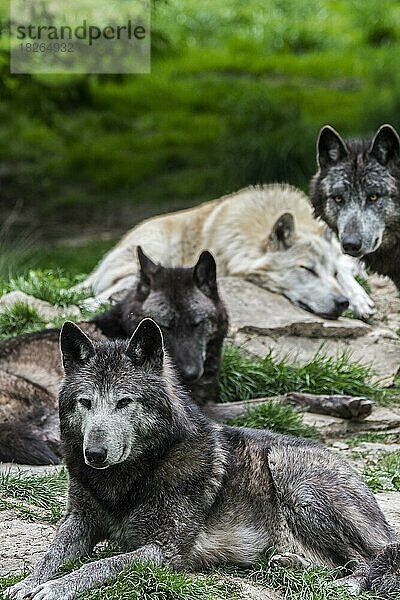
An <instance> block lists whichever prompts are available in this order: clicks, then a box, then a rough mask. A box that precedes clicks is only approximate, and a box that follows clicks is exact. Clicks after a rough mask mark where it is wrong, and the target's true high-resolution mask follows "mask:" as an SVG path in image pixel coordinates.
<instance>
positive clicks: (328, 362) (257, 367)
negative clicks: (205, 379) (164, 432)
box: [220, 345, 388, 402]
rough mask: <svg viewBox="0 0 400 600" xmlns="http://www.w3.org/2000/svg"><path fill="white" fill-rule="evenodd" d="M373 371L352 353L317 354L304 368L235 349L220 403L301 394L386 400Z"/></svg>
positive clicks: (230, 349) (226, 364)
mask: <svg viewBox="0 0 400 600" xmlns="http://www.w3.org/2000/svg"><path fill="white" fill-rule="evenodd" d="M371 377H372V371H371V368H370V367H368V366H366V365H363V364H361V363H360V362H357V361H351V360H350V356H349V354H348V353H343V354H342V355H341V356H338V357H336V358H332V357H329V356H324V355H323V354H317V355H316V356H314V358H312V359H311V360H309V361H307V362H306V363H304V364H302V365H298V364H295V363H288V362H286V360H282V359H281V360H279V359H276V358H275V357H274V356H273V355H272V354H271V353H270V354H268V355H267V356H266V357H265V358H263V359H258V360H253V359H250V358H248V357H246V356H245V355H244V354H243V352H242V351H241V350H240V349H239V348H236V347H234V346H229V345H228V346H226V347H225V348H224V354H223V363H222V369H221V377H220V402H234V401H237V400H250V399H251V398H262V397H264V396H278V395H281V394H286V393H288V392H292V391H297V392H305V393H313V394H346V395H349V396H368V397H369V398H372V399H375V400H377V399H383V398H384V396H387V395H388V392H387V391H386V390H383V389H382V388H380V387H379V386H378V385H375V384H373V383H372V381H371Z"/></svg>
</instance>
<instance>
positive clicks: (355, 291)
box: [336, 255, 375, 319]
mask: <svg viewBox="0 0 400 600" xmlns="http://www.w3.org/2000/svg"><path fill="white" fill-rule="evenodd" d="M355 274H356V266H355V264H354V259H352V258H351V257H350V256H345V255H343V256H341V257H340V259H339V261H338V265H337V277H336V278H337V280H338V282H339V285H340V286H341V288H342V289H343V293H344V295H345V296H347V297H348V299H349V301H350V306H349V308H350V310H352V311H353V312H354V313H355V314H356V315H357V317H361V318H363V319H368V318H369V317H372V315H373V314H374V312H375V311H374V302H373V300H372V299H371V298H370V297H369V296H368V294H367V292H366V291H365V290H364V288H363V287H362V286H361V285H360V284H359V283H358V281H356V279H355V278H354V275H355Z"/></svg>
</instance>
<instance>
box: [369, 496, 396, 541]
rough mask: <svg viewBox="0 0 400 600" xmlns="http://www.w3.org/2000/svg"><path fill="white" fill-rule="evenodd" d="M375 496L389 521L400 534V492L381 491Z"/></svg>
mask: <svg viewBox="0 0 400 600" xmlns="http://www.w3.org/2000/svg"><path fill="white" fill-rule="evenodd" d="M375 498H376V499H377V501H378V504H379V506H380V507H381V509H382V511H383V512H384V514H385V517H386V518H387V520H388V521H389V523H390V524H391V525H393V526H394V527H395V529H396V531H397V533H399V534H400V492H380V493H379V494H375Z"/></svg>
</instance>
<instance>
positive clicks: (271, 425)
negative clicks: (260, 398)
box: [228, 401, 317, 437]
mask: <svg viewBox="0 0 400 600" xmlns="http://www.w3.org/2000/svg"><path fill="white" fill-rule="evenodd" d="M228 425H236V426H239V427H255V428H256V429H272V431H276V432H278V433H285V434H288V435H296V436H302V437H317V433H316V431H315V429H314V428H313V427H309V426H308V425H306V424H305V423H303V419H302V417H301V414H299V413H298V412H297V411H296V410H295V409H294V408H292V407H291V406H288V405H286V404H279V402H274V401H269V402H264V403H263V404H261V405H260V406H252V407H249V408H248V409H247V411H246V413H245V414H244V415H243V416H240V417H235V418H233V419H230V421H228Z"/></svg>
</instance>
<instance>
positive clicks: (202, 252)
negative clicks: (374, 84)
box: [0, 125, 400, 600]
mask: <svg viewBox="0 0 400 600" xmlns="http://www.w3.org/2000/svg"><path fill="white" fill-rule="evenodd" d="M317 166H318V168H317V172H316V174H315V175H314V177H313V178H312V180H311V186H310V197H309V198H308V197H307V196H306V195H305V194H304V193H303V192H301V191H300V190H298V189H296V188H294V187H292V186H290V185H288V184H286V183H285V184H270V185H260V186H255V187H248V188H246V189H243V190H241V191H239V192H237V193H234V194H231V195H228V196H224V197H222V198H219V199H217V200H213V201H211V202H206V203H204V204H201V205H199V206H197V207H195V208H191V209H188V210H182V211H178V212H175V213H170V214H167V215H161V216H158V217H155V218H151V219H149V220H147V221H144V222H142V223H140V224H139V225H137V226H136V227H134V228H133V229H132V230H131V231H129V232H128V233H127V234H126V235H125V236H124V237H123V238H122V239H121V241H120V242H119V243H118V244H117V245H116V246H115V247H114V248H113V249H112V250H111V251H110V252H109V253H108V254H107V255H106V256H105V257H104V258H103V259H102V260H101V261H100V263H99V264H98V266H97V267H96V268H95V270H94V271H93V272H92V273H91V274H90V275H89V276H88V277H87V279H86V280H85V282H84V283H83V284H82V286H83V287H86V288H88V289H91V291H92V298H91V300H90V305H91V306H97V305H101V304H102V303H103V302H104V301H108V302H110V303H111V308H109V309H108V310H107V311H104V312H102V313H100V314H97V316H95V317H93V318H92V319H91V320H90V321H82V322H79V323H77V324H75V323H72V322H70V321H67V322H65V323H64V325H63V327H62V328H61V330H59V329H45V330H43V331H41V332H36V333H32V334H26V335H21V336H18V337H15V338H10V339H8V340H5V341H3V342H1V344H0V460H1V461H4V462H14V463H19V464H36V465H40V464H58V463H60V462H63V463H64V464H65V465H66V467H67V470H68V475H69V488H68V504H67V510H66V513H65V515H64V517H63V518H62V520H61V523H60V524H59V527H58V530H57V533H56V535H55V538H54V541H53V542H52V544H51V545H50V547H49V549H48V551H47V552H46V554H45V555H44V557H43V558H42V559H41V560H40V561H39V562H38V563H37V565H36V566H35V567H34V569H33V571H32V573H31V574H29V575H28V576H27V577H26V578H25V579H23V580H22V581H20V582H18V583H16V584H15V585H13V586H11V587H10V588H8V589H7V590H6V592H5V595H6V597H8V598H10V599H12V600H22V599H24V598H25V599H29V600H61V599H63V600H70V599H72V598H75V597H76V596H77V595H78V594H80V593H81V592H84V591H86V590H89V589H91V588H93V587H95V586H100V585H101V584H102V583H104V582H106V581H107V580H109V579H110V578H112V577H113V576H115V575H117V574H118V573H119V572H120V571H122V570H123V569H124V568H125V567H126V566H128V565H130V564H132V563H134V562H135V561H145V562H147V561H150V562H152V563H155V564H158V565H166V566H169V567H171V568H173V569H177V570H190V571H193V570H199V569H204V568H210V567H213V566H215V565H220V564H226V563H231V564H234V565H237V566H249V565H251V564H253V563H254V562H255V561H256V560H257V558H258V557H260V556H262V555H265V556H268V557H269V564H270V566H271V568H273V567H274V566H277V565H279V566H284V567H291V568H307V567H308V566H313V565H323V566H327V567H333V568H335V569H336V572H337V573H338V578H337V579H336V580H335V582H334V585H335V586H345V587H346V588H347V589H348V590H349V591H350V592H351V593H352V594H354V595H358V594H360V593H362V592H364V591H371V592H374V593H378V594H381V595H382V597H388V595H389V594H390V593H392V592H396V591H400V544H399V543H398V540H397V536H396V532H395V530H394V529H393V527H391V526H390V525H389V523H388V522H387V521H386V518H385V516H384V515H383V513H382V511H381V510H380V508H379V506H378V504H377V502H376V500H375V498H374V496H373V494H372V493H371V492H370V491H369V489H368V488H367V487H366V485H365V484H364V483H363V482H362V480H361V478H360V477H359V475H358V474H357V473H356V472H355V471H354V470H353V468H352V467H351V466H350V465H349V464H347V462H346V461H345V460H343V458H342V457H340V456H339V455H337V454H335V453H334V452H333V451H331V450H329V449H327V448H326V447H324V446H323V445H322V444H320V443H319V442H315V441H310V440H306V439H302V438H297V437H291V436H288V435H281V434H277V433H274V432H272V431H269V430H260V429H257V430H256V429H250V428H244V427H232V426H228V425H225V424H223V423H222V424H221V423H217V422H216V421H214V420H213V419H212V418H211V417H210V416H209V415H210V412H209V410H208V409H209V407H210V406H212V405H214V404H215V403H216V402H217V401H218V389H219V373H220V367H221V357H222V349H223V344H224V339H225V337H226V335H227V332H228V325H229V315H228V312H227V309H226V306H225V304H224V301H223V298H222V297H221V295H220V293H219V289H218V277H221V276H232V277H238V278H242V279H246V280H248V281H251V282H252V283H254V284H256V285H257V286H260V287H262V288H265V289H268V290H270V291H271V292H275V293H276V294H277V307H278V306H279V294H281V295H283V296H285V297H286V298H287V299H288V300H290V301H291V302H292V303H293V304H295V305H296V306H298V307H300V308H301V309H304V310H306V311H310V312H313V313H315V314H316V315H319V316H321V317H323V318H325V319H337V318H339V317H340V316H341V315H342V314H343V313H344V312H345V311H346V310H348V309H350V310H351V311H352V312H353V313H354V314H355V315H356V316H357V317H359V318H362V319H369V318H370V317H371V316H372V315H373V314H374V303H373V300H372V299H371V298H370V297H369V295H368V294H367V293H366V291H365V290H364V288H363V287H362V286H361V285H360V283H359V282H358V281H357V275H359V274H360V273H363V272H364V268H368V269H369V270H371V271H373V272H376V273H378V274H382V275H386V276H388V277H389V278H390V279H392V281H393V282H394V284H395V285H396V286H397V288H398V289H400V139H399V136H398V134H397V132H396V130H395V129H394V128H393V127H392V126H390V125H382V127H380V128H379V129H378V131H377V132H376V133H375V135H374V136H373V137H372V138H371V139H363V140H360V139H349V140H344V139H343V138H342V137H341V136H340V135H339V133H338V132H337V131H335V130H334V129H333V128H332V127H330V126H325V127H323V128H322V129H321V131H320V133H319V136H318V140H317ZM277 310H278V308H277ZM356 416H357V415H356ZM360 416H363V415H360ZM105 540H111V541H114V542H116V543H117V544H118V545H119V547H120V548H121V552H120V553H118V554H116V555H114V556H111V557H109V558H103V559H100V560H95V561H92V562H87V563H85V564H84V565H83V566H82V567H80V568H79V569H76V570H73V571H72V572H70V573H68V574H66V575H65V574H64V575H62V576H58V577H55V576H56V575H59V570H60V568H61V567H62V566H63V565H64V564H65V563H66V562H68V561H71V560H75V559H79V558H84V557H86V556H88V555H90V553H91V552H92V550H93V549H94V547H95V546H96V544H98V543H100V542H103V541H105Z"/></svg>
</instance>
